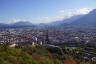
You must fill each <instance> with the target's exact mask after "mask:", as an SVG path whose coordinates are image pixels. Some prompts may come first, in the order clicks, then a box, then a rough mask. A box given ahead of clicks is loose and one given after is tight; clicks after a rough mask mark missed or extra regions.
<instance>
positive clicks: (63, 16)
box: [37, 8, 91, 23]
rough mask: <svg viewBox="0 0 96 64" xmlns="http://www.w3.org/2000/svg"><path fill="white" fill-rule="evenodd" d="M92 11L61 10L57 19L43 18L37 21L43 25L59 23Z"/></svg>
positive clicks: (85, 9) (84, 9)
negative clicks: (53, 22)
mask: <svg viewBox="0 0 96 64" xmlns="http://www.w3.org/2000/svg"><path fill="white" fill-rule="evenodd" d="M90 11H91V9H88V8H81V9H69V10H60V11H58V12H59V13H58V15H57V16H55V17H43V18H40V19H38V20H37V21H39V22H42V23H47V22H52V21H58V20H63V19H66V18H69V17H71V16H74V15H80V14H87V13H89V12H90Z"/></svg>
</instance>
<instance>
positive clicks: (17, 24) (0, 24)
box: [0, 21, 34, 28]
mask: <svg viewBox="0 0 96 64" xmlns="http://www.w3.org/2000/svg"><path fill="white" fill-rule="evenodd" d="M28 26H34V24H32V23H31V22H28V21H25V22H23V21H20V22H16V23H12V24H3V23H0V28H7V27H28Z"/></svg>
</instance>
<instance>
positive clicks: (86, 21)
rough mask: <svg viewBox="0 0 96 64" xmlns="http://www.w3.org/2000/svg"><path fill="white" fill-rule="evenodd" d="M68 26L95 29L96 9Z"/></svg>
mask: <svg viewBox="0 0 96 64" xmlns="http://www.w3.org/2000/svg"><path fill="white" fill-rule="evenodd" d="M70 25H71V26H76V27H96V9H94V10H93V11H91V12H90V13H88V14H86V15H85V16H83V17H81V18H79V19H77V20H75V21H73V22H72V23H71V24H70Z"/></svg>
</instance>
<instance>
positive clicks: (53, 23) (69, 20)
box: [48, 15, 84, 26]
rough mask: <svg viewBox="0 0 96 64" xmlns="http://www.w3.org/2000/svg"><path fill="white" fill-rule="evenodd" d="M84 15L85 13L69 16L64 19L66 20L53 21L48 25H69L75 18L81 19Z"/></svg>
mask: <svg viewBox="0 0 96 64" xmlns="http://www.w3.org/2000/svg"><path fill="white" fill-rule="evenodd" d="M83 16H84V15H75V16H72V17H70V18H67V19H64V20H61V21H55V22H51V23H49V24H48V25H51V26H67V25H68V24H70V23H72V22H74V21H75V20H77V19H79V18H81V17H83Z"/></svg>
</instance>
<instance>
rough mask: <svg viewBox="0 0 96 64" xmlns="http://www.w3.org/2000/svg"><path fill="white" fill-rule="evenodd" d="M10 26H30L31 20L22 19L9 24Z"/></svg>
mask: <svg viewBox="0 0 96 64" xmlns="http://www.w3.org/2000/svg"><path fill="white" fill-rule="evenodd" d="M11 25H12V26H32V25H33V24H32V23H31V22H28V21H26V22H23V21H20V22H16V23H14V24H11Z"/></svg>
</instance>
